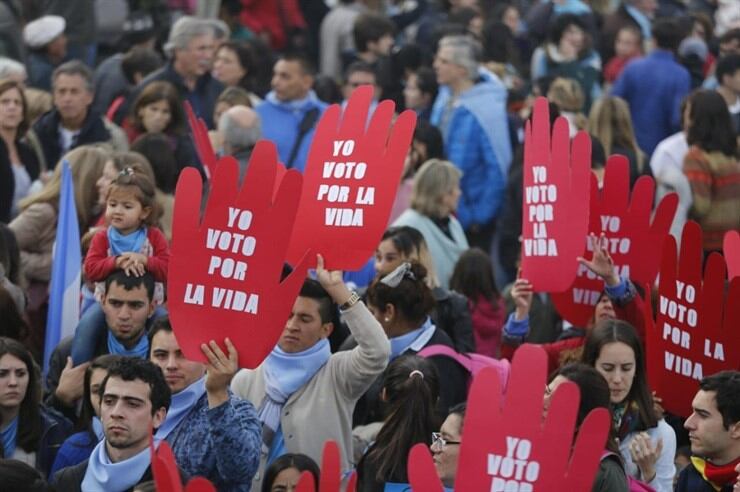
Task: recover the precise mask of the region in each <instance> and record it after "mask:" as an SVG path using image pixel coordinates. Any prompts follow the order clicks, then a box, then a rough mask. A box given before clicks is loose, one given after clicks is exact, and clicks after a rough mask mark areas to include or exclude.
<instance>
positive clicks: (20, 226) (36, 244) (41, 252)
mask: <svg viewBox="0 0 740 492" xmlns="http://www.w3.org/2000/svg"><path fill="white" fill-rule="evenodd" d="M64 159H66V160H67V161H68V162H69V166H70V169H71V171H72V179H73V181H74V190H75V205H76V208H77V221H78V223H79V225H80V233H81V234H83V233H84V232H86V231H87V228H88V227H89V226H90V225H91V224H92V223H93V221H94V219H95V218H96V217H97V213H98V212H99V209H98V190H97V187H96V186H95V183H96V182H97V180H98V178H100V176H101V174H102V173H103V166H104V165H105V162H106V161H107V160H108V155H107V153H106V152H105V151H104V150H102V149H100V148H97V147H92V146H81V147H78V148H76V149H74V150H72V151H70V152H69V153H68V154H67V155H66V156H64ZM61 187H62V166H61V165H57V166H56V168H55V169H54V174H52V177H51V179H50V181H49V182H48V183H46V185H45V186H44V187H43V188H42V189H41V191H40V192H38V193H36V194H35V195H31V196H29V197H27V198H25V199H24V200H21V201H20V202H19V204H18V206H19V209H20V214H19V215H18V217H16V218H15V220H13V222H11V223H10V229H11V230H12V231H13V232H14V233H15V236H16V239H17V240H18V248H19V249H20V251H21V269H22V271H23V274H24V275H25V277H26V280H28V281H29V282H34V281H37V282H44V283H45V282H48V281H49V279H50V276H51V259H52V248H53V246H54V239H55V238H56V228H57V215H58V213H59V197H60V195H61Z"/></svg>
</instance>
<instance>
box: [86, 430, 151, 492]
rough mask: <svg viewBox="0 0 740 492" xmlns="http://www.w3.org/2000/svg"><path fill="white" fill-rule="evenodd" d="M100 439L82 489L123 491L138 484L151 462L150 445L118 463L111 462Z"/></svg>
mask: <svg viewBox="0 0 740 492" xmlns="http://www.w3.org/2000/svg"><path fill="white" fill-rule="evenodd" d="M105 443H106V441H105V439H103V440H102V441H100V442H99V443H98V444H97V446H95V449H93V451H92V454H91V455H90V460H89V461H88V464H87V471H86V472H85V478H84V479H83V480H82V485H81V490H84V491H85V492H123V491H124V490H127V489H130V488H131V487H133V486H134V485H136V484H137V483H138V482H139V480H141V477H142V476H143V475H144V473H145V472H146V470H147V468H149V465H150V464H151V456H150V451H149V446H147V447H146V448H145V449H144V450H143V451H141V452H140V453H138V454H136V455H134V456H132V457H131V458H129V459H127V460H123V461H120V462H118V463H113V462H111V460H110V458H109V457H108V451H107V449H106V447H105Z"/></svg>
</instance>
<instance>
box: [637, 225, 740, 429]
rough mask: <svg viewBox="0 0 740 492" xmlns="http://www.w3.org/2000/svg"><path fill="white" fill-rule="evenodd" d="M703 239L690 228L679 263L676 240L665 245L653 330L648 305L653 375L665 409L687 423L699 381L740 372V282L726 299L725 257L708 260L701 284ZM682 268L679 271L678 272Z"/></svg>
mask: <svg viewBox="0 0 740 492" xmlns="http://www.w3.org/2000/svg"><path fill="white" fill-rule="evenodd" d="M702 255H703V252H702V233H701V228H700V227H699V225H698V224H697V223H695V222H687V223H686V225H685V226H684V229H683V234H682V236H681V254H680V257H678V258H677V252H676V241H675V240H674V239H673V237H672V236H669V237H667V238H666V240H665V243H664V244H663V257H662V259H661V264H660V285H659V288H658V307H657V309H658V312H657V316H656V319H655V324H654V325H652V313H651V312H650V303H645V305H646V310H647V311H648V312H647V313H646V316H645V318H646V321H647V323H648V325H647V351H648V356H647V360H648V375H649V378H650V383H651V386H652V388H653V389H654V390H655V391H656V392H657V393H658V395H660V397H661V398H662V399H663V406H664V407H665V409H666V410H667V411H669V412H671V413H673V414H675V415H681V416H683V417H688V415H689V414H690V413H691V400H692V398H693V396H694V393H695V392H694V391H693V389H687V388H697V383H698V380H700V379H701V378H702V377H704V376H708V375H710V374H713V373H715V372H718V371H722V370H725V369H733V370H737V369H739V368H740V278H738V277H736V278H734V279H732V280H731V281H730V287H729V289H728V290H727V293H726V295H725V281H726V277H725V275H726V272H725V262H724V259H723V258H722V255H720V254H718V253H712V254H710V255H709V258H707V261H706V266H705V267H704V275H703V278H702ZM677 265H678V267H677Z"/></svg>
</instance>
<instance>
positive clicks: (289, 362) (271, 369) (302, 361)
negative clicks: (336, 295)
mask: <svg viewBox="0 0 740 492" xmlns="http://www.w3.org/2000/svg"><path fill="white" fill-rule="evenodd" d="M329 357H331V349H330V348H329V340H327V339H326V338H324V339H321V340H319V341H318V342H316V343H315V344H314V345H313V346H312V347H310V348H308V349H306V350H304V351H303V352H296V353H294V354H291V353H288V352H285V351H284V350H283V349H281V348H280V347H278V346H277V345H276V346H275V348H274V349H272V352H270V355H268V356H267V359H265V363H264V367H263V370H262V374H263V375H264V378H265V399H264V400H262V404H261V405H260V408H259V412H258V413H259V419H260V421H261V422H262V423H263V424H264V425H265V426H267V427H269V428H270V429H272V431H273V432H275V431H277V429H278V427H279V426H280V413H281V411H282V409H283V405H284V404H285V402H286V401H288V398H290V395H292V394H293V393H295V392H296V390H298V389H299V388H300V387H302V386H303V385H304V384H306V383H307V382H308V381H310V380H311V378H313V377H314V375H315V374H316V372H317V371H318V370H319V369H321V367H322V366H323V365H324V364H326V361H328V360H329Z"/></svg>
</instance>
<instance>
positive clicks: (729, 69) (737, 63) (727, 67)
mask: <svg viewBox="0 0 740 492" xmlns="http://www.w3.org/2000/svg"><path fill="white" fill-rule="evenodd" d="M738 70H740V54H737V53H732V54H729V55H725V56H723V57H722V58H720V59H719V60H717V65H716V68H715V69H714V75H715V76H716V77H717V82H719V84H720V85H722V79H723V78H724V77H725V75H729V76H730V77H732V76H733V75H734V74H735V72H737V71H738Z"/></svg>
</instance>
